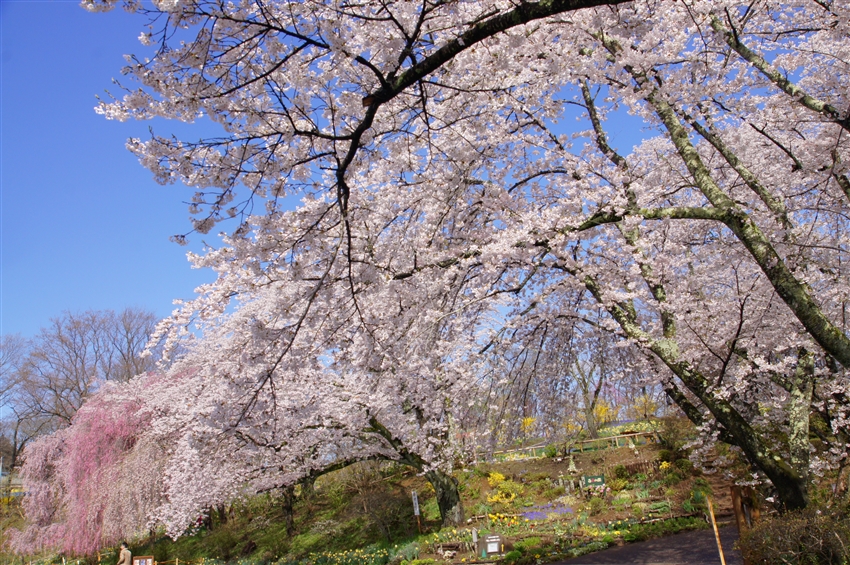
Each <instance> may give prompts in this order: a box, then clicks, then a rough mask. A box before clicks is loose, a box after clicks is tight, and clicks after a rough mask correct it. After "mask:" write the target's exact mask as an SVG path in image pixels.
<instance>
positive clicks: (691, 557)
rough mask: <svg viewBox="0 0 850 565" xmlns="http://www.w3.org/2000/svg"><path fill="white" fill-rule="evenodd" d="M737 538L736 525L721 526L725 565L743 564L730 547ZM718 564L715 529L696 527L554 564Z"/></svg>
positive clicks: (737, 552) (738, 553)
mask: <svg viewBox="0 0 850 565" xmlns="http://www.w3.org/2000/svg"><path fill="white" fill-rule="evenodd" d="M737 539H738V529H737V528H736V527H735V526H726V527H724V528H720V543H721V545H722V546H723V555H724V556H725V557H726V565H743V563H744V561H743V559H742V558H741V552H739V551H738V550H735V549H732V546H733V545H734V544H735V540H737ZM614 563H616V564H617V565H719V564H720V554H719V552H718V551H717V542H716V541H715V539H714V531H713V530H711V529H708V530H699V531H694V532H685V533H681V534H676V535H673V536H668V537H665V538H661V539H654V540H649V541H644V542H639V543H630V544H627V545H624V546H622V547H614V548H611V549H606V550H604V551H599V552H597V553H591V554H589V555H584V556H582V557H576V558H574V559H568V560H566V561H559V562H558V563H557V564H553V565H561V564H564V565H566V564H569V565H602V564H609V565H610V564H614Z"/></svg>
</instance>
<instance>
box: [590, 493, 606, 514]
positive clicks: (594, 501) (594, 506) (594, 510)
mask: <svg viewBox="0 0 850 565" xmlns="http://www.w3.org/2000/svg"><path fill="white" fill-rule="evenodd" d="M588 504H589V505H590V515H591V516H596V515H597V514H599V513H600V512H602V509H603V508H605V501H604V500H603V499H601V498H599V497H598V496H593V497H591V498H590V500H589V501H588Z"/></svg>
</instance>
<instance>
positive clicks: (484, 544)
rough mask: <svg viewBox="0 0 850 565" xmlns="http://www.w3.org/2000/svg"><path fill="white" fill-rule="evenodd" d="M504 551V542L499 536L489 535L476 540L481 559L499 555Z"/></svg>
mask: <svg viewBox="0 0 850 565" xmlns="http://www.w3.org/2000/svg"><path fill="white" fill-rule="evenodd" d="M504 550H505V540H504V539H503V538H502V536H500V535H489V536H484V537H483V538H478V554H479V555H480V556H481V557H489V556H490V555H500V554H501V553H503V552H504Z"/></svg>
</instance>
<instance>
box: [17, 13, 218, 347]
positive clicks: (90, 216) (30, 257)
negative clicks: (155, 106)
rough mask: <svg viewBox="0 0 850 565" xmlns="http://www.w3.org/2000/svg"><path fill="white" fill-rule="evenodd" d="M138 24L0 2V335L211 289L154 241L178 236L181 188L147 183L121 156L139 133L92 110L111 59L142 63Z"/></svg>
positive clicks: (168, 304)
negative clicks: (68, 315)
mask: <svg viewBox="0 0 850 565" xmlns="http://www.w3.org/2000/svg"><path fill="white" fill-rule="evenodd" d="M145 23H146V19H145V18H144V17H142V16H135V15H132V14H128V13H126V12H124V11H123V10H121V9H116V10H113V11H112V12H109V13H106V14H91V13H88V12H86V11H85V10H84V9H83V8H81V7H80V6H79V3H78V2H77V1H69V2H64V1H62V2H57V1H41V2H39V1H16V0H11V1H10V0H0V33H2V37H0V57H2V58H0V96H2V99H0V104H2V114H0V333H3V334H11V333H20V334H22V335H24V336H25V337H30V336H32V335H34V334H36V333H37V332H38V329H39V328H40V327H42V326H45V325H46V324H47V323H48V322H49V320H50V318H51V317H56V316H58V315H60V314H61V313H62V311H64V310H70V311H73V312H80V311H84V310H88V309H109V308H111V309H115V310H120V309H123V308H124V307H127V306H138V307H143V308H146V309H149V310H152V311H153V312H155V313H156V314H157V315H159V316H161V317H162V316H166V315H168V314H169V313H170V312H171V310H172V309H173V305H172V300H173V299H175V298H190V297H192V296H193V289H194V288H195V287H196V286H197V285H199V284H200V283H202V282H206V281H208V280H211V279H212V273H211V272H210V271H206V272H205V271H198V270H193V269H191V268H190V266H189V263H188V262H187V261H186V251H187V248H186V247H180V246H178V245H176V244H174V243H171V242H169V240H168V238H169V236H170V235H172V234H175V233H184V232H186V231H188V229H189V222H188V212H187V209H186V206H185V205H184V204H183V201H184V200H186V199H188V198H189V197H190V196H191V192H190V190H189V189H187V188H186V187H184V186H182V185H171V186H160V185H158V184H156V183H155V182H154V181H153V179H152V177H151V174H150V173H149V172H148V171H147V170H146V169H144V168H143V167H142V166H141V165H139V163H138V161H137V159H136V158H135V157H134V156H133V155H132V154H131V153H130V152H129V151H127V150H126V149H125V147H124V143H125V141H126V139H127V138H128V137H145V136H147V135H148V127H149V126H150V125H151V123H150V122H124V123H120V122H112V121H107V120H106V119H104V118H103V117H102V116H99V115H97V114H95V113H94V110H93V108H94V106H95V104H96V99H95V95H96V94H102V93H103V92H104V90H106V89H112V90H113V91H115V92H116V93H117V89H115V88H114V87H112V83H111V81H112V77H120V76H121V75H120V70H121V68H122V67H123V66H124V64H125V62H124V59H123V55H124V54H125V53H138V54H140V55H141V54H145V53H146V51H145V50H146V49H147V48H145V47H143V46H142V45H141V44H140V43H139V42H138V40H137V39H136V38H137V37H138V35H139V33H140V32H141V31H142V30H143V29H144V24H145ZM154 126H155V130H156V132H157V133H167V132H170V131H173V130H174V128H176V127H178V126H179V124H177V125H172V124H170V123H160V124H154ZM187 127H191V126H183V127H182V128H181V130H182V131H183V132H184V133H185V131H186V128H187ZM199 136H200V134H195V135H194V136H193V137H194V138H196V139H197V138H198V137H199ZM204 237H207V238H211V239H212V240H215V239H216V238H215V236H214V235H212V234H210V235H208V236H204ZM193 239H194V240H195V241H194V244H193V245H192V246H191V247H190V248H194V249H197V248H198V246H199V244H200V238H199V237H198V236H195V237H194V238H193ZM211 243H212V241H211Z"/></svg>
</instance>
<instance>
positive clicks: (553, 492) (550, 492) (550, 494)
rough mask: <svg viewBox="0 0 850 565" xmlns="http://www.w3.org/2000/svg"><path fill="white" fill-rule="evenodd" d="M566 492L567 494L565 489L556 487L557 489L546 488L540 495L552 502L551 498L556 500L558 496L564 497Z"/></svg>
mask: <svg viewBox="0 0 850 565" xmlns="http://www.w3.org/2000/svg"><path fill="white" fill-rule="evenodd" d="M566 492H567V489H565V488H564V487H562V486H557V487H550V488H547V489H546V490H544V491H543V492H542V493H541V495H542V496H543V497H544V498H547V499H549V500H552V499H553V498H558V497H559V496H564V494H566Z"/></svg>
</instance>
